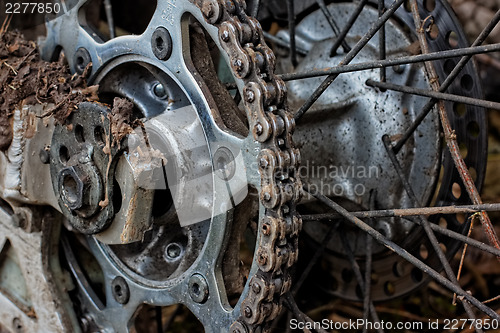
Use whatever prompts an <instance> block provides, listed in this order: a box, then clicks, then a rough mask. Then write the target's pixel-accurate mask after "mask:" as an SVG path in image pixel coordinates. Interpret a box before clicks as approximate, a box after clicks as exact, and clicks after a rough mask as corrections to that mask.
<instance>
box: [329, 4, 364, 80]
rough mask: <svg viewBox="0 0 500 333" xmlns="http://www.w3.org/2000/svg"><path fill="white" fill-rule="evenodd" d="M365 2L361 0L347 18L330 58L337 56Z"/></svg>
mask: <svg viewBox="0 0 500 333" xmlns="http://www.w3.org/2000/svg"><path fill="white" fill-rule="evenodd" d="M367 2H368V0H361V1H360V2H359V3H358V5H357V6H356V9H355V10H354V12H353V13H352V15H351V17H350V18H349V21H347V24H346V25H345V26H344V28H343V29H342V31H341V32H340V34H339V35H338V36H337V38H336V39H335V42H334V43H333V46H332V49H331V50H330V57H333V56H334V55H336V54H337V50H338V48H339V46H340V45H341V44H343V43H344V41H345V38H346V36H347V34H348V33H349V31H350V30H351V28H352V26H353V25H354V23H356V20H357V19H358V17H359V14H361V12H362V11H363V8H365V5H366V3H367ZM323 75H324V74H323Z"/></svg>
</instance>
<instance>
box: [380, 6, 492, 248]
mask: <svg viewBox="0 0 500 333" xmlns="http://www.w3.org/2000/svg"><path fill="white" fill-rule="evenodd" d="M410 3H411V11H412V13H413V18H414V21H415V26H416V27H417V34H418V39H419V43H420V47H421V49H422V53H427V52H428V49H429V47H428V45H427V39H426V37H425V35H424V30H423V29H421V28H418V27H419V24H420V22H421V19H420V14H419V12H418V7H417V1H416V0H410ZM498 13H499V15H498V16H499V18H500V10H499V12H498ZM425 67H426V70H427V75H428V76H429V80H430V83H431V86H432V89H434V90H435V91H438V90H441V89H443V88H442V87H440V85H439V81H438V80H437V79H434V78H437V74H436V70H435V68H434V66H433V64H432V63H430V62H426V63H425ZM450 76H451V75H450ZM446 88H447V87H446ZM446 88H444V89H446ZM438 109H439V116H440V119H441V125H442V127H443V131H444V136H445V140H446V144H447V146H448V148H449V150H450V153H451V156H452V158H453V162H454V163H455V166H456V168H457V169H458V171H459V173H460V178H462V182H463V184H464V185H465V188H466V190H467V193H468V194H469V197H470V199H471V201H472V202H473V203H474V204H476V205H480V204H482V199H481V197H480V196H479V191H478V190H477V188H476V185H475V184H474V181H473V180H472V177H471V175H470V172H469V170H468V168H467V165H466V164H465V162H464V160H463V158H462V156H461V154H460V151H459V145H458V142H457V139H456V135H455V132H454V130H453V129H452V128H451V123H450V120H449V118H448V114H447V112H446V109H445V107H444V103H443V102H442V101H441V102H439V104H438ZM389 142H390V141H389V138H388V137H385V139H384V144H386V149H387V148H388V147H389V146H387V145H388V144H390V143H389ZM389 148H390V147H389ZM479 218H480V220H481V223H482V225H483V227H484V229H485V232H486V236H487V237H488V239H489V241H490V243H491V245H493V246H494V247H496V248H498V249H500V240H499V239H498V236H497V235H496V232H495V229H494V228H493V225H492V224H491V221H490V218H489V216H488V214H487V213H486V212H481V214H480V215H479ZM424 227H425V224H424ZM438 254H439V253H438Z"/></svg>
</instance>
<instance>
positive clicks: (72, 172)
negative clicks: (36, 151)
mask: <svg viewBox="0 0 500 333" xmlns="http://www.w3.org/2000/svg"><path fill="white" fill-rule="evenodd" d="M109 113H110V110H109V109H107V108H106V107H104V106H101V105H98V104H95V103H87V102H86V103H81V104H80V105H78V110H77V111H76V112H74V113H73V114H72V115H71V116H70V118H69V119H68V120H67V122H66V124H59V125H57V126H56V128H55V130H54V135H53V137H52V143H51V149H50V160H51V163H50V170H51V176H52V183H53V186H54V193H55V194H56V196H57V197H58V199H59V207H60V209H61V211H62V212H63V214H64V215H65V216H66V218H67V219H68V221H69V223H70V224H71V225H72V226H73V228H75V229H76V230H78V231H79V232H81V233H84V234H95V233H98V232H100V231H102V230H104V229H105V228H106V227H107V226H108V225H109V224H110V223H111V219H112V217H113V215H114V213H115V212H114V207H113V200H112V198H113V179H114V167H115V164H116V156H117V154H118V152H119V147H118V145H116V144H113V136H112V134H111V124H110V118H109Z"/></svg>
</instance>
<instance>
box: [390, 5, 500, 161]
mask: <svg viewBox="0 0 500 333" xmlns="http://www.w3.org/2000/svg"><path fill="white" fill-rule="evenodd" d="M499 21H500V10H498V11H497V12H496V14H495V16H494V17H493V19H492V20H491V21H490V22H489V23H488V24H487V26H486V27H485V28H484V29H483V31H482V32H481V33H480V34H479V36H478V37H477V39H476V40H475V41H474V43H473V44H472V46H473V47H475V46H480V45H481V44H483V42H484V41H485V40H486V38H487V37H488V36H489V35H490V33H491V32H492V31H493V29H494V28H495V27H496V25H497V24H498V22H499ZM470 59H472V55H466V56H464V57H462V59H460V61H459V62H458V64H457V65H456V66H455V68H453V70H452V71H451V73H450V75H448V77H447V78H446V80H444V82H443V83H442V84H441V87H440V88H439V92H446V90H447V89H448V88H449V87H450V86H451V84H452V83H453V82H455V79H456V78H457V76H458V74H459V73H460V72H461V71H462V69H463V68H464V67H465V66H466V65H467V63H468V62H469V61H470ZM437 102H438V100H437V99H432V100H430V101H429V102H428V103H427V104H426V105H425V106H424V108H423V109H422V111H421V112H420V113H419V115H418V116H417V118H416V119H415V120H414V121H413V123H412V124H411V126H410V127H409V128H408V129H407V130H406V132H405V133H404V134H403V136H402V137H401V139H399V141H398V142H397V143H396V144H395V145H394V147H393V149H394V151H395V152H396V153H398V152H399V151H400V150H401V148H403V146H404V144H405V143H406V141H407V140H408V139H409V138H410V137H411V136H412V135H413V133H414V132H415V131H416V129H417V128H418V126H419V125H420V124H421V123H422V121H423V120H424V119H425V117H427V115H428V114H429V113H430V112H431V110H432V108H433V107H434V105H435V104H436V103H437Z"/></svg>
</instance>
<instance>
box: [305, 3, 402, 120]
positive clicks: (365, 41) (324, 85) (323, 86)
mask: <svg viewBox="0 0 500 333" xmlns="http://www.w3.org/2000/svg"><path fill="white" fill-rule="evenodd" d="M404 1H405V0H396V1H395V2H394V3H393V4H392V6H391V7H390V8H389V9H388V10H387V11H386V12H385V13H384V14H383V15H382V16H381V17H380V18H379V19H378V20H377V22H375V24H374V25H373V26H372V27H371V28H370V30H369V31H368V32H367V33H366V34H365V35H364V36H363V38H361V40H360V41H359V42H358V43H356V45H355V46H354V47H353V48H352V50H351V51H349V53H347V55H346V56H345V57H344V59H342V61H341V62H340V64H339V65H347V64H349V63H350V62H351V61H352V60H353V59H354V58H355V57H356V55H357V54H358V53H359V52H360V51H361V50H362V49H363V47H364V46H365V45H366V44H368V42H369V41H370V39H372V37H373V36H374V35H375V34H376V33H377V31H378V30H379V29H380V27H381V26H382V25H384V23H385V22H386V21H387V20H388V19H389V18H390V17H391V16H392V14H393V13H394V12H395V11H396V10H397V9H398V8H399V7H400V6H401V5H402V4H403V2H404ZM338 76H339V74H332V75H329V76H328V77H327V78H326V79H325V80H324V81H323V83H322V84H321V85H320V86H319V87H318V88H317V89H316V91H314V92H313V93H312V94H311V96H310V97H309V98H308V99H307V101H306V102H305V103H304V104H303V105H302V106H301V107H300V109H299V110H298V111H297V113H296V114H295V121H297V122H298V121H299V120H300V118H302V116H304V114H305V113H306V112H307V111H308V110H309V109H310V108H311V106H312V105H313V104H314V103H315V102H316V101H317V100H318V98H320V97H321V95H322V94H323V92H325V90H326V89H328V87H330V85H331V84H332V83H333V81H335V79H336V78H337V77H338Z"/></svg>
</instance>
